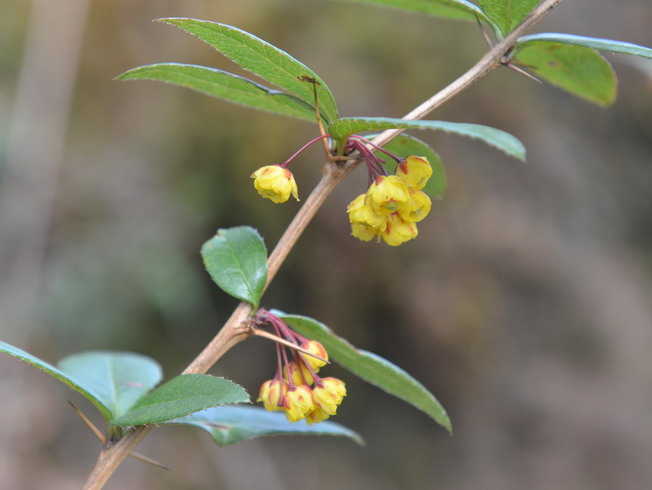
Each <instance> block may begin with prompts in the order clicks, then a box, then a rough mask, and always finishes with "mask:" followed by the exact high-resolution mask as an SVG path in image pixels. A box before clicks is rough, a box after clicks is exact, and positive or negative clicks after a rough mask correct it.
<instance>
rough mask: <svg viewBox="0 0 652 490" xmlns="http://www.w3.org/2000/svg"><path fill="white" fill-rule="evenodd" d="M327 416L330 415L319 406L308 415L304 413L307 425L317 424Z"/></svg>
mask: <svg viewBox="0 0 652 490" xmlns="http://www.w3.org/2000/svg"><path fill="white" fill-rule="evenodd" d="M328 417H330V415H328V414H327V413H326V412H324V411H323V410H322V409H321V408H319V407H317V408H315V409H314V410H313V411H312V412H310V413H309V414H308V415H306V422H307V423H308V425H312V424H317V423H319V422H323V421H324V420H326V419H327V418H328Z"/></svg>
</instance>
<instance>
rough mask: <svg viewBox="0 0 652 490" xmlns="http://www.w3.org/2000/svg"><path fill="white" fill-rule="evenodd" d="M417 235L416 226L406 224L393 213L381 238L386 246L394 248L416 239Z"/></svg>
mask: <svg viewBox="0 0 652 490" xmlns="http://www.w3.org/2000/svg"><path fill="white" fill-rule="evenodd" d="M418 234H419V230H418V229H417V225H415V224H414V223H408V222H406V221H405V220H403V218H401V217H400V216H399V215H398V213H394V214H392V215H390V217H389V219H388V220H387V227H386V228H385V231H383V234H382V235H381V236H382V237H383V240H385V243H386V244H387V245H391V246H392V247H396V246H398V245H400V244H402V243H405V242H407V241H408V240H412V239H413V238H416V237H417V235H418Z"/></svg>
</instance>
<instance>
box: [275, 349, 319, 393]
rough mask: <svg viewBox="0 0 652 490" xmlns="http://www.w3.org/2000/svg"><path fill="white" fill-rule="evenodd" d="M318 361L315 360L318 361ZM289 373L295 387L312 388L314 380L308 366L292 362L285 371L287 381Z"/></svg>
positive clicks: (284, 375)
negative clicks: (305, 386) (288, 372)
mask: <svg viewBox="0 0 652 490" xmlns="http://www.w3.org/2000/svg"><path fill="white" fill-rule="evenodd" d="M306 357H307V356H306ZM316 360H317V359H315V361H316ZM287 371H290V378H292V382H293V383H294V384H295V385H308V386H310V385H311V384H312V383H313V382H314V379H312V374H310V371H309V370H308V368H307V367H306V365H305V364H304V363H303V362H301V363H298V362H296V361H292V362H290V363H288V364H287V365H286V369H284V370H283V377H284V378H286V379H287Z"/></svg>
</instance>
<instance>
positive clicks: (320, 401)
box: [312, 378, 346, 415]
mask: <svg viewBox="0 0 652 490" xmlns="http://www.w3.org/2000/svg"><path fill="white" fill-rule="evenodd" d="M321 382H322V386H316V387H315V389H314V390H313V391H312V399H313V401H314V402H315V405H316V406H318V407H319V408H320V409H321V410H323V411H324V412H325V413H326V414H328V415H335V413H336V412H337V407H338V405H339V404H340V403H342V399H343V398H344V397H345V396H346V386H345V385H344V382H343V381H341V380H339V379H337V378H322V380H321Z"/></svg>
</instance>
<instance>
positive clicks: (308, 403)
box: [283, 385, 315, 422]
mask: <svg viewBox="0 0 652 490" xmlns="http://www.w3.org/2000/svg"><path fill="white" fill-rule="evenodd" d="M283 407H284V408H285V416H286V417H287V419H288V420H289V421H290V422H298V421H299V420H302V419H304V418H306V415H308V414H309V413H310V412H312V411H313V410H314V409H315V402H314V401H313V400H312V390H311V389H310V388H309V387H308V386H306V385H299V386H295V387H293V388H290V389H289V390H288V392H287V393H286V394H285V396H284V397H283Z"/></svg>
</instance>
